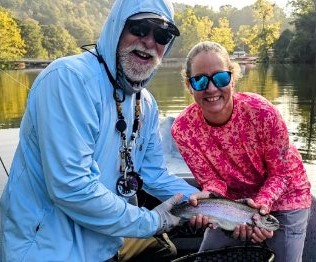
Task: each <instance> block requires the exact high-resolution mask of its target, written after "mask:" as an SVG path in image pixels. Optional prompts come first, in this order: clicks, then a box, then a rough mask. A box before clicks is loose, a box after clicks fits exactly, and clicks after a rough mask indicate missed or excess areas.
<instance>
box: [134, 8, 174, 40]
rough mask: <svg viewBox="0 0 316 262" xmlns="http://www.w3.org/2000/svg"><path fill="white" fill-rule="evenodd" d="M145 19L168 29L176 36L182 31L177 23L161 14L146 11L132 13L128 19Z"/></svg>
mask: <svg viewBox="0 0 316 262" xmlns="http://www.w3.org/2000/svg"><path fill="white" fill-rule="evenodd" d="M145 19H146V20H148V21H150V22H151V23H154V24H156V25H158V26H160V27H163V28H165V29H168V30H169V32H170V33H171V34H173V35H175V36H179V35H180V31H179V29H178V28H177V27H176V25H175V24H173V23H172V22H170V21H169V20H168V19H167V18H166V17H165V16H161V15H158V14H155V13H149V12H145V13H138V14H135V15H132V16H130V17H129V18H128V20H132V21H135V20H145Z"/></svg>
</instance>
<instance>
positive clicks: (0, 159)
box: [0, 156, 9, 176]
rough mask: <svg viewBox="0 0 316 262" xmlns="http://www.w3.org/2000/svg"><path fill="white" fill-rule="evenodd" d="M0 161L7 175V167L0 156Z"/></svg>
mask: <svg viewBox="0 0 316 262" xmlns="http://www.w3.org/2000/svg"><path fill="white" fill-rule="evenodd" d="M0 162H1V164H2V166H3V168H4V171H5V173H6V174H7V176H9V173H8V171H7V169H6V168H5V165H4V163H3V161H2V158H1V156H0Z"/></svg>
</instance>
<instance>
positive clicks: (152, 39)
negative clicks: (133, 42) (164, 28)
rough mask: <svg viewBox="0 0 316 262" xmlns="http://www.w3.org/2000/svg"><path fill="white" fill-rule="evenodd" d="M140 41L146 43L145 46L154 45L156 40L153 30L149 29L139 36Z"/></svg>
mask: <svg viewBox="0 0 316 262" xmlns="http://www.w3.org/2000/svg"><path fill="white" fill-rule="evenodd" d="M141 40H142V42H143V43H144V44H145V45H146V47H148V48H151V47H153V46H155V45H156V40H155V37H154V31H153V30H152V29H151V30H150V32H149V34H148V35H146V36H143V37H142V38H141Z"/></svg>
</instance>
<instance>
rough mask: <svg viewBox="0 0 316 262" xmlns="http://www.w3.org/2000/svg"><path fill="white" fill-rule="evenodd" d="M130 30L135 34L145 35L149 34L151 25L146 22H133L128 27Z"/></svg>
mask: <svg viewBox="0 0 316 262" xmlns="http://www.w3.org/2000/svg"><path fill="white" fill-rule="evenodd" d="M128 31H129V32H130V33H131V34H132V35H135V36H138V37H144V36H146V35H148V34H149V32H150V26H149V25H148V24H145V23H132V24H131V25H130V26H129V27H128Z"/></svg>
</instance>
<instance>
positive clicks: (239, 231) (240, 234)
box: [232, 224, 249, 241]
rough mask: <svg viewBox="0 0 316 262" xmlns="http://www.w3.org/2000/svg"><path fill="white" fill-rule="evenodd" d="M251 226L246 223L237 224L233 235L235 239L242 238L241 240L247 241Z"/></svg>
mask: <svg viewBox="0 0 316 262" xmlns="http://www.w3.org/2000/svg"><path fill="white" fill-rule="evenodd" d="M248 227H249V226H247V225H246V224H244V225H237V226H236V228H235V229H234V231H233V234H232V237H233V238H234V239H240V240H241V241H246V240H247V238H248V231H249V229H248Z"/></svg>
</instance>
